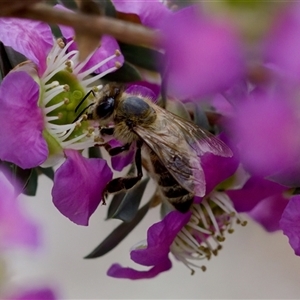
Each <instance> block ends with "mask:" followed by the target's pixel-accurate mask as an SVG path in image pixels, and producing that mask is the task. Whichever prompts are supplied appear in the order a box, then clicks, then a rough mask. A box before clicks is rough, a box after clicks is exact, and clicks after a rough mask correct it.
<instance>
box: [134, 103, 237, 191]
mask: <svg viewBox="0 0 300 300" xmlns="http://www.w3.org/2000/svg"><path fill="white" fill-rule="evenodd" d="M155 110H156V113H157V119H156V121H155V124H153V125H152V126H149V127H147V128H144V127H142V126H136V127H135V129H134V131H135V132H136V134H137V135H138V136H140V137H141V138H142V139H143V140H144V141H145V143H146V144H147V145H148V146H149V147H150V148H151V149H152V150H153V151H154V152H155V153H156V155H157V156H158V157H159V159H160V160H161V162H162V163H163V165H164V166H165V167H166V168H167V169H168V171H169V172H170V173H171V174H172V176H173V177H174V178H175V179H176V181H177V182H178V183H179V184H180V185H181V186H182V187H184V188H185V189H186V190H188V191H189V192H192V193H195V195H196V196H200V197H202V196H204V194H205V177H204V172H203V169H202V167H201V164H200V158H199V157H198V156H201V155H203V154H204V153H206V152H211V153H213V154H216V155H222V156H230V155H232V153H231V150H230V149H229V148H228V147H227V146H226V145H225V144H224V143H223V142H222V141H220V140H219V139H217V138H216V137H215V136H214V135H212V134H210V133H208V132H206V131H204V130H202V129H200V128H199V127H198V126H196V125H194V124H193V123H191V122H188V121H186V120H184V119H181V118H179V117H177V116H176V115H174V114H172V113H170V112H168V111H166V110H163V109H162V108H160V107H159V106H155Z"/></svg>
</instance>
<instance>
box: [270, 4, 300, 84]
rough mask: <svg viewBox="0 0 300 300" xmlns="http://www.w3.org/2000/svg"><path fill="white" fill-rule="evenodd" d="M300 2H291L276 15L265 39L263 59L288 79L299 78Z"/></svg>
mask: <svg viewBox="0 0 300 300" xmlns="http://www.w3.org/2000/svg"><path fill="white" fill-rule="evenodd" d="M299 30H300V4H299V2H297V1H296V2H295V3H291V4H290V5H288V6H287V9H285V10H283V11H282V12H281V14H280V15H279V16H277V17H276V19H275V22H274V24H273V26H272V27H271V31H270V33H269V36H268V37H267V39H266V41H265V61H266V62H267V63H272V64H274V65H275V66H276V67H278V68H279V69H280V71H282V72H283V74H284V76H285V77H286V76H288V77H289V78H290V79H296V80H298V81H299V80H300V57H299V52H300V40H299Z"/></svg>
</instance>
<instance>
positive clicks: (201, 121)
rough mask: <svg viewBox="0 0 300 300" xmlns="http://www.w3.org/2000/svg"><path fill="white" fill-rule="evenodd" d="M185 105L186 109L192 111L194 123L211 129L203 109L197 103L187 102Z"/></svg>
mask: <svg viewBox="0 0 300 300" xmlns="http://www.w3.org/2000/svg"><path fill="white" fill-rule="evenodd" d="M186 106H187V108H188V110H189V111H191V112H192V119H193V122H194V123H195V124H196V125H198V126H199V127H201V128H204V129H206V130H210V129H211V128H210V125H209V122H208V119H207V116H206V114H205V111H204V110H203V109H202V108H201V105H200V104H199V103H195V102H189V103H187V104H186Z"/></svg>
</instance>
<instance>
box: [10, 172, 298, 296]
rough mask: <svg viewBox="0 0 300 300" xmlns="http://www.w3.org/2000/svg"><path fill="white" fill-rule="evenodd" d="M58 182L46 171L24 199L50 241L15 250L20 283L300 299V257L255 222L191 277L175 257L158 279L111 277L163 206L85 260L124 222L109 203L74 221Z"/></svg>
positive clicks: (85, 291) (110, 291) (62, 289)
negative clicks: (111, 214)
mask: <svg viewBox="0 0 300 300" xmlns="http://www.w3.org/2000/svg"><path fill="white" fill-rule="evenodd" d="M51 187H52V182H51V181H50V180H49V179H47V178H46V177H44V176H43V175H42V176H40V178H39V189H38V194H37V196H36V197H27V198H26V199H25V200H24V203H25V205H26V208H27V209H28V211H29V213H30V215H31V216H33V218H34V219H35V220H37V221H38V222H39V223H40V224H41V225H42V228H43V233H44V243H43V246H42V247H41V249H40V250H39V251H38V252H37V253H35V255H34V256H33V255H30V254H28V253H27V254H25V253H11V254H9V255H8V256H9V257H10V258H11V261H10V265H11V268H10V279H11V282H12V283H13V284H19V285H21V284H22V285H25V286H28V287H29V286H34V285H36V286H38V285H39V284H48V285H50V286H52V287H55V288H57V289H58V291H59V295H60V298H61V299H121V298H128V299H149V298H153V299H187V298H194V299H205V298H208V299H216V298H223V299H224V298H227V299H249V298H255V299H276V298H277V299H288V298H294V299H300V257H296V256H295V255H294V253H293V250H292V249H291V248H290V246H289V244H288V241H287V238H286V237H285V236H283V235H282V233H281V232H278V233H275V234H268V233H266V232H264V230H263V229H262V228H261V227H260V226H259V225H257V224H254V222H252V221H250V222H249V223H248V225H247V226H246V227H241V226H237V227H236V231H235V233H234V234H232V235H230V236H229V237H228V238H227V239H226V241H225V242H224V244H223V245H224V248H223V250H222V251H221V252H220V253H219V256H218V257H213V259H211V260H210V261H207V262H205V265H206V266H207V271H206V272H205V273H203V272H202V271H200V270H199V271H196V273H195V274H194V275H193V276H191V275H190V271H189V270H188V269H187V268H186V267H185V266H184V265H183V264H181V263H180V262H176V261H174V260H173V262H174V264H173V268H172V269H171V270H170V271H169V272H166V273H163V274H160V275H159V276H158V277H156V278H154V279H150V280H140V281H130V280H123V279H113V278H110V277H107V276H106V270H107V269H108V268H109V266H110V265H111V264H112V263H113V262H119V263H121V264H122V265H123V266H128V265H130V264H131V261H130V258H129V250H130V247H131V246H132V245H134V244H136V243H137V242H139V241H141V240H143V239H145V237H146V230H147V228H148V227H149V226H150V225H151V224H152V223H154V222H157V221H158V220H159V214H158V211H156V210H154V211H151V212H150V213H149V214H148V215H147V217H146V219H145V220H144V221H142V223H141V224H140V225H139V226H138V228H136V229H135V230H134V231H133V232H132V233H131V234H130V236H128V237H127V238H126V239H125V240H124V241H123V242H122V243H121V244H120V245H119V246H118V247H117V248H116V249H115V250H113V251H112V252H110V253H109V254H107V255H105V256H104V257H102V258H99V259H94V260H84V259H83V256H85V255H87V254H88V253H89V252H91V250H93V249H94V248H95V247H96V246H97V245H98V244H99V242H100V241H102V240H103V239H104V238H105V236H106V235H107V234H108V233H110V232H111V231H112V230H113V228H114V227H115V226H116V225H117V224H118V223H119V222H118V221H117V220H110V221H104V218H105V214H106V210H107V207H104V206H100V207H99V208H98V210H97V211H96V213H95V214H94V215H93V216H92V218H91V222H90V226H89V227H80V226H77V225H75V224H73V223H72V222H70V221H69V220H68V219H66V218H65V217H63V216H62V215H61V214H60V213H59V212H58V211H57V210H56V208H55V207H54V205H53V204H52V202H51ZM131 265H132V266H133V265H134V264H133V263H132V264H131Z"/></svg>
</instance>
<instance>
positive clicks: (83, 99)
mask: <svg viewBox="0 0 300 300" xmlns="http://www.w3.org/2000/svg"><path fill="white" fill-rule="evenodd" d="M90 94H93V96H94V97H95V96H96V95H95V92H94V91H93V90H90V91H89V92H88V93H87V94H86V95H85V96H84V97H83V98H82V99H81V101H80V102H79V103H78V105H77V106H76V107H75V113H76V112H77V111H78V109H79V107H80V106H81V105H82V103H83V102H84V101H85V100H86V99H87V97H88V96H89V95H90ZM88 107H89V106H88Z"/></svg>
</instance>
